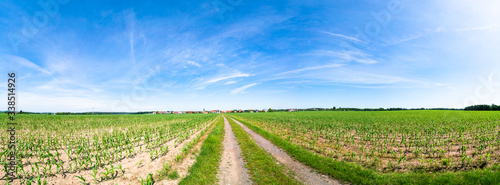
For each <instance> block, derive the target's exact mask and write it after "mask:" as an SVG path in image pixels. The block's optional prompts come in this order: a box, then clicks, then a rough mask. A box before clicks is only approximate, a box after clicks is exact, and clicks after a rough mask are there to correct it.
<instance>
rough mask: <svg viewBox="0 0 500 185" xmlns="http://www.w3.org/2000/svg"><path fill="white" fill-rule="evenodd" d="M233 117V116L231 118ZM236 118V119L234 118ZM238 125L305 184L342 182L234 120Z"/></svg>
mask: <svg viewBox="0 0 500 185" xmlns="http://www.w3.org/2000/svg"><path fill="white" fill-rule="evenodd" d="M231 119H232V118H231ZM232 120H234V119H232ZM234 121H235V122H236V123H237V124H238V125H240V126H241V127H242V128H243V129H244V130H245V131H246V132H247V133H248V134H250V136H251V137H252V138H253V139H254V140H255V142H256V143H257V144H258V145H259V146H260V147H262V148H264V149H265V150H266V151H268V152H269V153H271V155H273V156H274V157H275V158H276V159H277V160H278V161H279V162H281V163H283V164H284V165H285V166H287V167H288V168H290V169H291V170H292V171H293V172H294V173H295V174H297V177H298V178H299V180H300V181H302V182H303V183H304V184H314V185H316V184H341V183H340V182H339V181H337V180H334V179H331V178H329V177H327V176H325V175H321V174H318V173H317V172H315V171H314V170H313V169H312V168H309V167H308V166H306V165H304V164H302V163H300V162H298V161H295V160H294V159H293V158H291V157H290V156H289V155H288V154H287V153H286V152H284V151H283V150H281V149H280V148H278V147H277V146H276V145H274V144H272V143H271V142H269V141H268V140H267V139H265V138H264V137H262V136H260V135H259V134H257V133H255V132H254V131H253V130H251V129H249V128H248V127H246V126H245V125H243V124H241V123H240V122H239V121H236V120H234Z"/></svg>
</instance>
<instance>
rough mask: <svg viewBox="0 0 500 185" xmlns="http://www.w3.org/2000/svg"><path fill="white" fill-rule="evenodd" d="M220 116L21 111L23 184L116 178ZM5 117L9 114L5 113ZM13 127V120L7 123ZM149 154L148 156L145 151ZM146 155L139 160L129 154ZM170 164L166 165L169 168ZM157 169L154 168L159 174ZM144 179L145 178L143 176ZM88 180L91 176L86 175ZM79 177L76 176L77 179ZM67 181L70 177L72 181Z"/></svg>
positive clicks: (1, 155) (2, 156) (1, 154)
mask: <svg viewBox="0 0 500 185" xmlns="http://www.w3.org/2000/svg"><path fill="white" fill-rule="evenodd" d="M216 117H217V116H216V115H214V114H210V115H202V114H199V115H166V116H159V115H158V116H155V115H85V116H74V115H62V116H56V115H23V114H20V115H17V117H16V119H17V122H18V123H19V124H18V126H17V127H18V128H17V131H16V136H17V138H16V139H17V151H16V152H15V156H16V159H17V161H18V162H17V168H16V170H15V173H14V175H15V177H16V178H17V179H18V180H19V179H22V181H16V182H17V183H29V182H34V183H39V182H38V181H40V182H41V183H43V181H47V180H48V182H49V183H50V184H52V183H56V184H57V183H62V182H64V181H59V180H60V179H57V178H56V175H63V176H67V175H72V176H74V177H76V178H74V179H71V180H77V179H78V178H81V179H80V180H79V181H80V182H81V183H84V184H85V183H88V182H94V183H99V182H102V181H106V180H110V179H114V178H116V177H117V176H120V175H122V174H123V172H125V171H127V170H128V171H130V169H131V168H132V167H129V169H125V168H126V166H127V165H129V166H134V167H136V166H142V164H141V163H149V162H153V161H155V160H156V159H158V158H160V157H162V156H165V155H167V154H168V153H169V151H170V150H171V148H169V147H168V145H167V142H169V141H171V140H173V139H175V142H174V143H173V146H177V145H178V144H180V143H182V142H183V141H184V140H186V139H188V138H189V137H190V136H192V135H193V134H194V133H195V132H197V131H199V130H202V129H204V128H206V126H207V125H208V124H209V123H210V122H211V121H212V120H213V119H214V118H216ZM0 118H1V119H2V120H6V119H7V115H6V114H0ZM0 129H2V130H7V125H6V124H5V125H2V128H0ZM7 136H8V135H7V134H2V135H1V137H0V141H1V143H3V144H2V145H1V146H0V147H1V148H0V161H1V162H2V165H1V166H2V168H1V169H2V170H1V172H0V178H2V180H3V182H6V181H5V180H9V179H6V178H8V176H6V172H7V170H8V169H7V163H8V158H10V157H11V155H10V153H11V150H9V149H8V148H7V146H8V145H7V142H8V138H7ZM141 154H142V155H143V156H142V155H141ZM179 156H181V155H179ZM137 157H140V161H138V162H139V164H137V165H136V163H134V164H126V160H125V159H131V158H137ZM167 164H168V163H165V167H164V168H168V166H167ZM153 172H155V171H151V173H153ZM137 178H144V177H137ZM84 179H85V180H84ZM75 182H76V181H75ZM66 183H67V182H66Z"/></svg>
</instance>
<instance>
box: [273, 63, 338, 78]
mask: <svg viewBox="0 0 500 185" xmlns="http://www.w3.org/2000/svg"><path fill="white" fill-rule="evenodd" d="M340 66H343V64H328V65H321V66H310V67H305V68H301V69H296V70H291V71H285V72H282V73H279V74H277V75H278V76H281V75H287V74H292V73H299V72H302V71H310V70H320V69H327V68H334V67H340Z"/></svg>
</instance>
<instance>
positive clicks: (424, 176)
mask: <svg viewBox="0 0 500 185" xmlns="http://www.w3.org/2000/svg"><path fill="white" fill-rule="evenodd" d="M231 117H233V118H235V119H236V120H238V121H239V122H241V123H242V124H244V125H246V126H247V127H248V128H250V129H252V130H253V131H254V132H256V133H258V134H260V135H261V136H263V137H264V138H266V139H268V140H269V141H271V142H272V143H274V144H275V145H277V146H278V147H280V148H282V149H283V150H285V151H286V152H287V153H288V154H289V155H290V156H292V157H293V158H295V159H296V160H298V161H300V162H302V163H303V164H305V165H307V166H310V167H312V168H314V169H316V170H318V171H319V172H321V173H323V174H327V175H329V176H331V177H333V178H335V179H338V180H340V181H343V182H349V183H352V184H500V166H499V165H495V166H493V167H490V168H485V169H477V170H472V171H460V172H445V173H416V172H410V173H387V174H384V173H380V172H377V171H375V170H372V169H368V168H364V167H362V166H361V165H357V164H353V163H347V162H343V161H336V160H333V159H332V158H328V157H324V156H320V155H318V154H315V153H313V152H311V151H309V150H306V149H303V148H302V147H300V146H297V145H294V144H292V143H290V142H288V141H286V140H284V139H282V138H280V137H278V136H276V135H274V134H272V133H270V132H269V131H267V130H264V129H261V128H259V127H257V126H254V125H253V124H251V123H249V122H246V121H244V120H242V119H241V118H239V117H237V116H235V115H231ZM228 120H230V121H232V120H231V119H228Z"/></svg>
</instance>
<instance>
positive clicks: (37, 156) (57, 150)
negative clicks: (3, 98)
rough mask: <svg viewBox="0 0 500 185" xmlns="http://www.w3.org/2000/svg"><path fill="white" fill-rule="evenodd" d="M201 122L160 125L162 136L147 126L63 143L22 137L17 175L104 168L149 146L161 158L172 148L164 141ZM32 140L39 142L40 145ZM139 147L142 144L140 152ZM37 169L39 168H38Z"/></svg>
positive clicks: (28, 175) (193, 127) (5, 156)
mask: <svg viewBox="0 0 500 185" xmlns="http://www.w3.org/2000/svg"><path fill="white" fill-rule="evenodd" d="M200 124H204V122H198V123H197V122H191V124H184V125H180V124H179V125H177V126H176V127H173V128H175V129H172V128H170V127H165V126H162V127H158V128H165V129H164V130H162V131H161V132H157V133H160V134H161V135H155V134H151V132H149V133H148V132H147V131H154V130H151V129H147V128H146V129H144V130H142V132H137V131H136V132H133V133H134V134H130V135H132V136H130V135H129V133H131V132H124V133H120V132H113V133H111V134H108V135H105V134H102V135H100V134H94V135H93V137H92V138H91V139H90V138H73V139H72V140H69V141H67V140H62V141H59V142H58V141H56V140H54V139H51V138H49V139H39V140H37V138H35V137H31V138H27V139H26V140H28V139H29V140H31V141H34V142H30V141H26V140H25V139H21V140H20V141H21V142H20V143H21V144H20V146H21V147H19V150H18V151H17V152H16V155H18V156H17V157H18V159H26V160H25V161H24V163H23V162H19V166H18V168H16V170H17V171H16V174H17V176H18V178H30V177H33V176H42V177H48V176H53V175H55V174H62V173H68V172H69V173H75V172H78V171H82V170H89V169H91V168H95V167H104V165H107V164H111V163H113V162H117V161H119V160H122V159H123V158H125V157H131V156H133V155H135V154H136V153H138V152H144V151H145V150H146V148H147V149H148V150H149V151H150V152H152V153H153V155H154V157H159V156H162V155H165V154H166V153H167V152H168V147H167V146H164V145H162V144H164V143H166V142H167V140H170V139H172V138H175V137H178V136H180V134H184V133H186V132H191V131H192V130H193V129H196V128H199V125H200ZM130 130H133V129H130ZM153 133H154V132H153ZM140 134H142V135H140ZM29 143H36V145H34V144H29ZM137 146H139V150H138V151H137ZM143 147H144V149H143ZM61 152H63V153H65V154H66V156H67V159H66V160H65V161H63V160H61V155H62V153H61ZM4 153H10V152H8V151H4V152H2V155H0V159H3V160H4V159H6V158H7V157H8V156H7V155H4ZM30 161H31V162H30ZM33 161H35V162H33ZM25 166H30V167H32V168H33V170H31V172H27V171H25V170H24V167H25ZM35 168H37V169H38V170H34V169H35ZM54 171H55V172H54ZM35 173H36V174H35Z"/></svg>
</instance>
